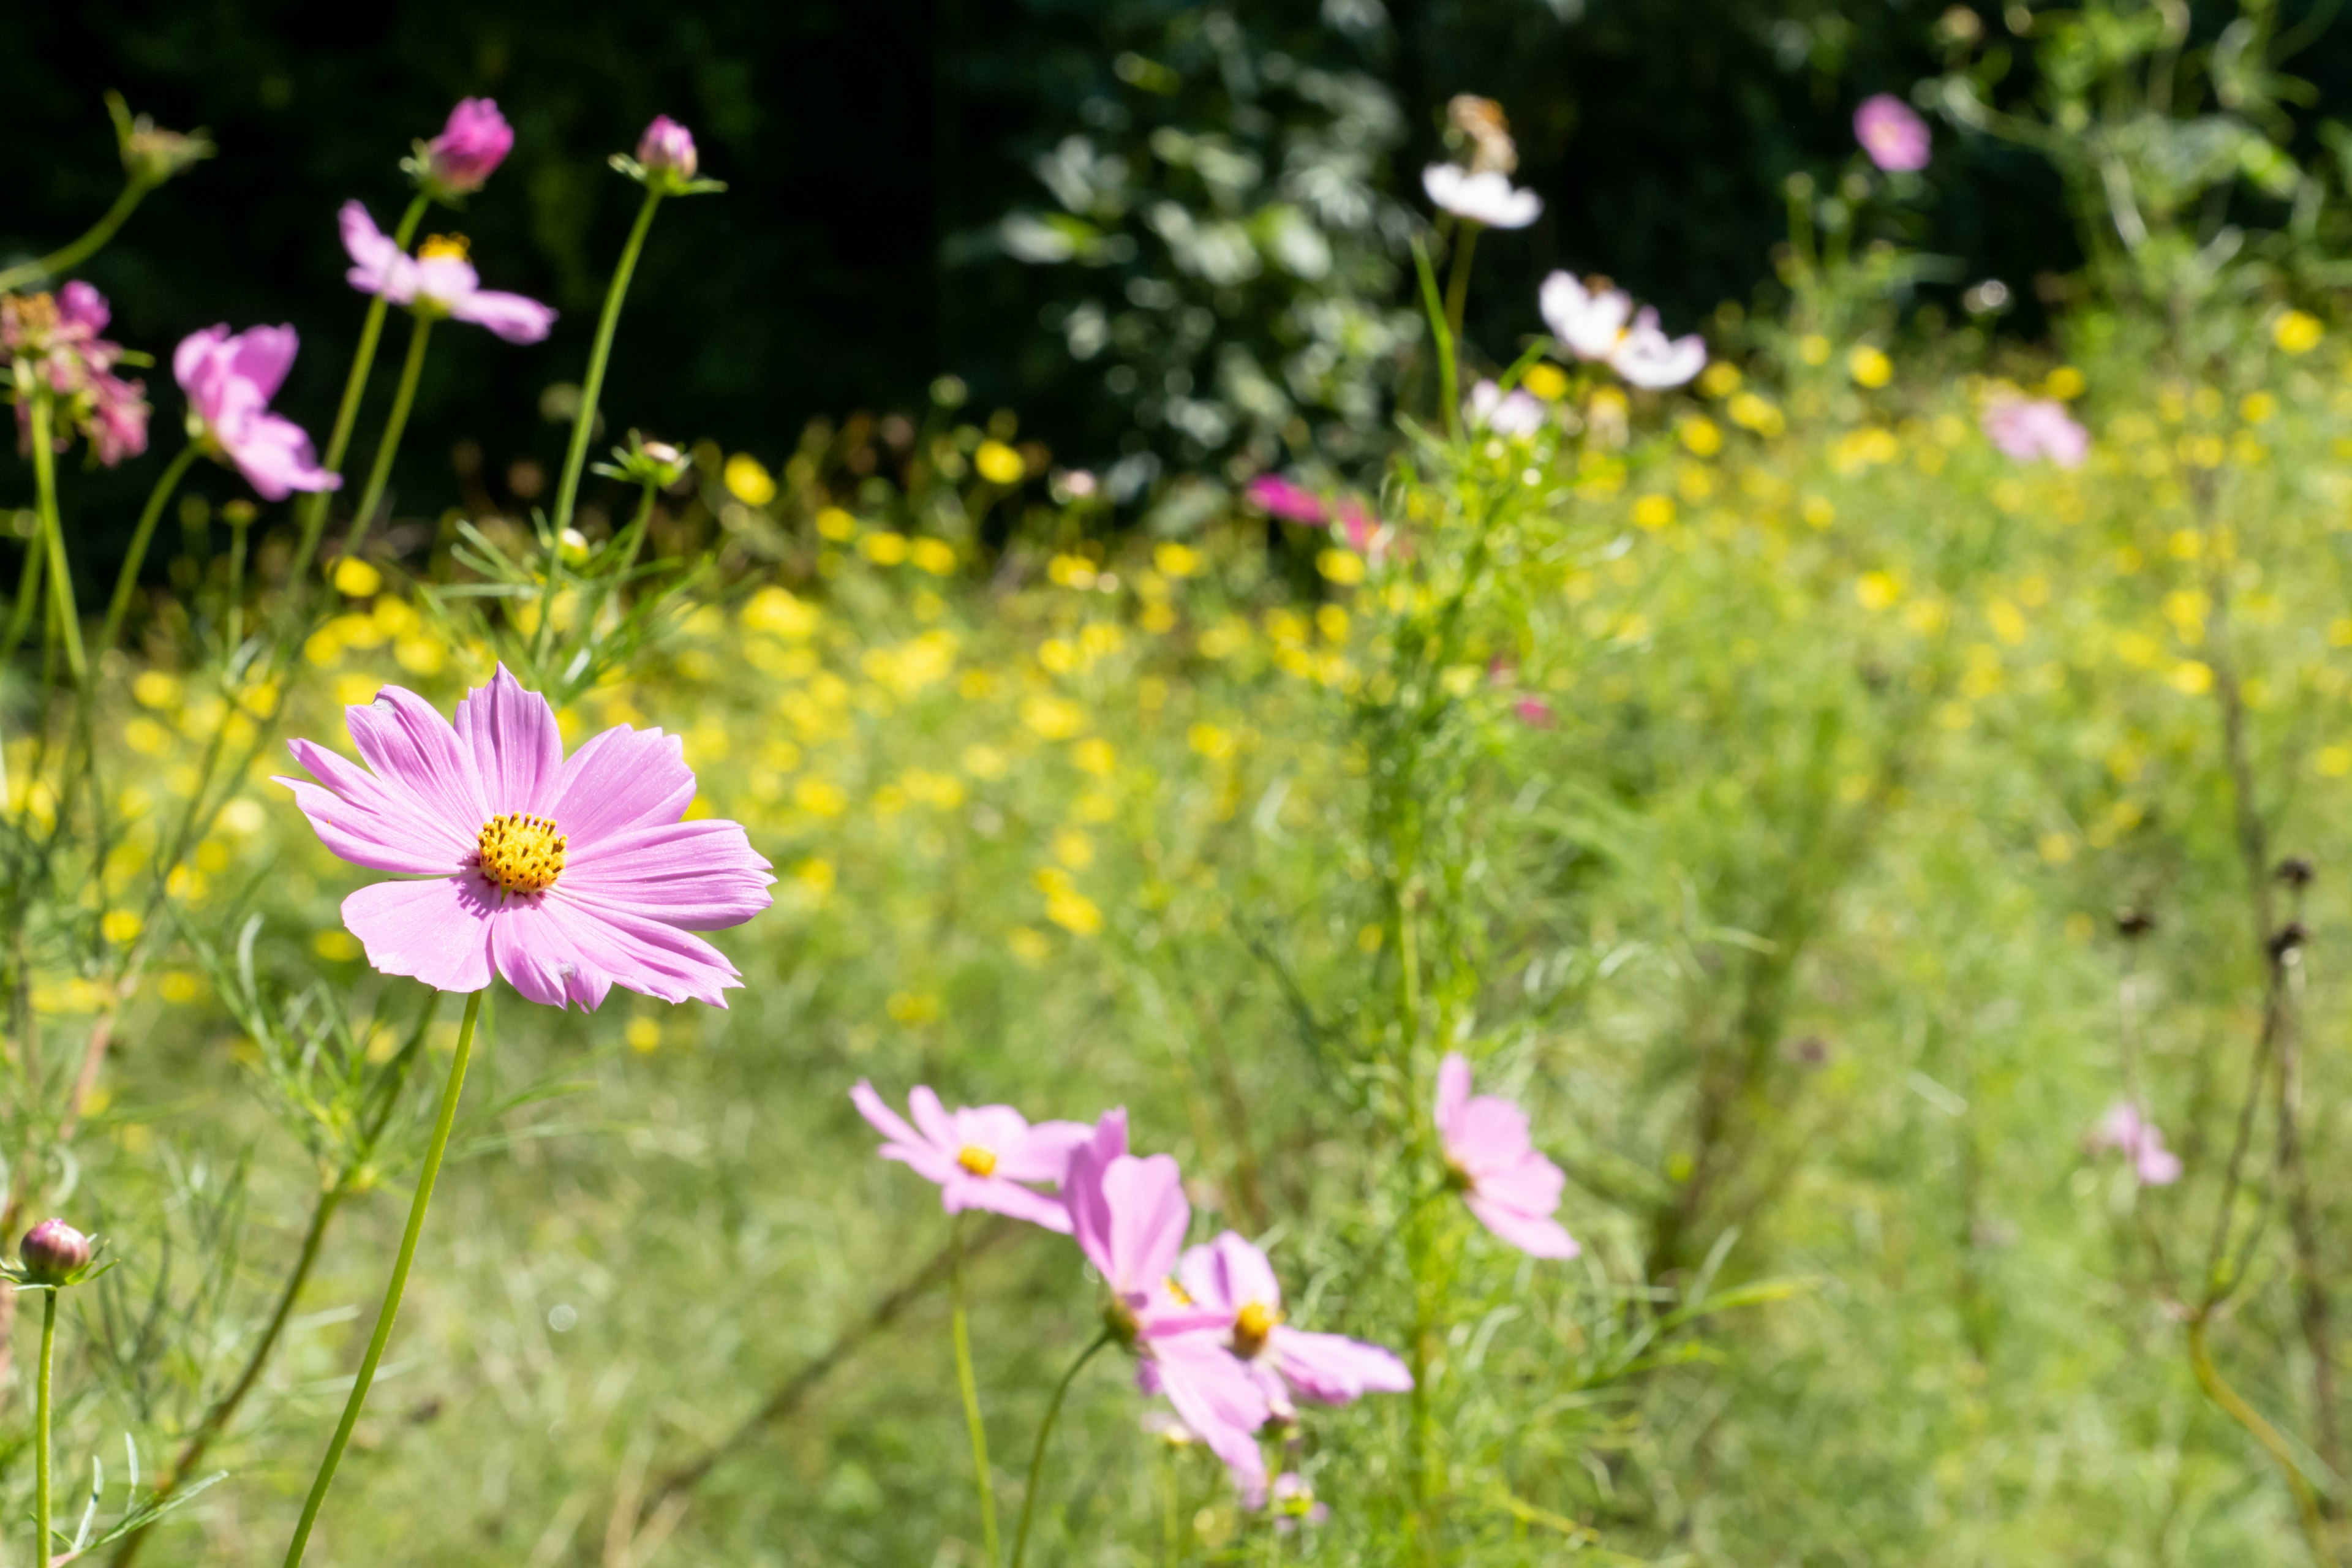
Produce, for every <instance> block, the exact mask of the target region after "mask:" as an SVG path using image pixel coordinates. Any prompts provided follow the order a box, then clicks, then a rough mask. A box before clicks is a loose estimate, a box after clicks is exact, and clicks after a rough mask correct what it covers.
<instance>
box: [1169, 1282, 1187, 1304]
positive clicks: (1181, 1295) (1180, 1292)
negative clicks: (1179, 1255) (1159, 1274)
mask: <svg viewBox="0 0 2352 1568" xmlns="http://www.w3.org/2000/svg"><path fill="white" fill-rule="evenodd" d="M1168 1293H1169V1294H1170V1295H1171V1296H1173V1297H1174V1298H1175V1299H1176V1304H1177V1305H1178V1306H1180V1307H1189V1306H1191V1305H1192V1292H1191V1291H1190V1290H1187V1289H1184V1287H1182V1286H1181V1285H1179V1284H1178V1283H1176V1276H1174V1275H1173V1274H1171V1275H1170V1276H1169V1277H1168Z"/></svg>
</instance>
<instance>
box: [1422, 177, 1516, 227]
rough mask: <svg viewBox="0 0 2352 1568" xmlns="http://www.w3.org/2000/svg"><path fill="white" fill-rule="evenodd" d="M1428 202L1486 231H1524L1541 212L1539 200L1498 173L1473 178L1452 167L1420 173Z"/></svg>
mask: <svg viewBox="0 0 2352 1568" xmlns="http://www.w3.org/2000/svg"><path fill="white" fill-rule="evenodd" d="M1421 184H1422V189H1423V190H1425V191H1427V192H1428V193H1429V199H1430V200H1431V201H1433V202H1434V203H1436V204H1437V205H1439V206H1441V207H1444V209H1445V210H1446V211H1447V212H1450V213H1452V214H1453V215H1454V216H1455V217H1461V218H1468V219H1469V220H1470V221H1471V222H1472V223H1480V224H1485V225H1486V226H1487V227H1488V228H1525V227H1527V226H1528V225H1529V224H1531V223H1533V222H1535V221H1536V219H1537V218H1538V216H1541V214H1542V212H1543V198H1542V197H1541V196H1539V195H1536V194H1535V193H1534V192H1533V191H1523V190H1520V189H1519V188H1518V187H1517V186H1516V185H1514V184H1511V181H1510V177H1509V176H1508V175H1507V174H1502V173H1501V172H1500V171H1498V170H1495V169H1485V170H1481V171H1479V172H1478V173H1476V174H1473V173H1471V172H1470V171H1469V170H1467V169H1465V168H1463V167H1462V166H1460V165H1459V164H1456V163H1432V164H1431V165H1429V167H1427V168H1426V169H1423V171H1422V172H1421Z"/></svg>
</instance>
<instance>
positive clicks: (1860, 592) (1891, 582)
mask: <svg viewBox="0 0 2352 1568" xmlns="http://www.w3.org/2000/svg"><path fill="white" fill-rule="evenodd" d="M1902 596H1903V584H1902V583H1901V582H1899V581H1898V580H1897V579H1896V578H1895V574H1893V573H1891V572H1865V573H1864V574H1862V575H1861V576H1860V577H1859V578H1856V579H1855V580H1854V584H1853V598H1854V603H1856V604H1858V605H1861V606H1862V607H1863V608H1864V609H1865V610H1884V609H1886V608H1888V607H1889V606H1891V605H1893V604H1894V603H1895V600H1897V599H1899V598H1901V597H1902Z"/></svg>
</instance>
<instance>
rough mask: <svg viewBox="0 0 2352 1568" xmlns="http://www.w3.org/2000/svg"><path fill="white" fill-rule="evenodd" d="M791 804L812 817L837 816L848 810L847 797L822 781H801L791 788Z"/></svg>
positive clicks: (836, 788)
mask: <svg viewBox="0 0 2352 1568" xmlns="http://www.w3.org/2000/svg"><path fill="white" fill-rule="evenodd" d="M793 805H797V806H799V807H800V808H801V809H802V810H803V811H805V812H807V813H809V814H810V815H811V816H840V815H841V814H842V813H843V812H845V811H847V810H848V809H849V796H848V795H847V794H846V793H845V792H844V791H843V789H842V787H841V786H840V785H839V784H832V783H829V782H828V781H826V780H824V779H803V780H801V782H800V783H798V784H794V785H793Z"/></svg>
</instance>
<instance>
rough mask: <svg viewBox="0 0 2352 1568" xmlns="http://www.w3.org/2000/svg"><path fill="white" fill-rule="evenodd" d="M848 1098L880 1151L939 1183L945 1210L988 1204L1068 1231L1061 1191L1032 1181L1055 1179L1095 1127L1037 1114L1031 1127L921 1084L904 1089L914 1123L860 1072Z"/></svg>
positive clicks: (1002, 1111)
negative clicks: (957, 1105) (943, 1099)
mask: <svg viewBox="0 0 2352 1568" xmlns="http://www.w3.org/2000/svg"><path fill="white" fill-rule="evenodd" d="M849 1098H850V1100H851V1102H852V1103H854V1104H855V1105H856V1107H857V1113H858V1114H859V1115H860V1116H863V1117H864V1118H866V1121H870V1122H872V1123H873V1124H874V1130H875V1131H877V1132H879V1133H881V1134H882V1137H883V1140H884V1142H883V1144H882V1157H883V1158H884V1159H886V1160H897V1161H899V1162H901V1163H904V1164H906V1165H908V1166H910V1167H912V1168H913V1170H914V1172H915V1173H916V1174H917V1175H919V1176H921V1177H922V1178H923V1179H924V1180H926V1181H929V1182H937V1183H938V1184H939V1186H940V1206H941V1207H943V1208H945V1209H946V1210H947V1211H948V1213H950V1214H961V1213H962V1212H963V1211H964V1210H966V1209H986V1210H988V1211H989V1212H990V1213H992V1214H1002V1215H1012V1216H1013V1218H1014V1219H1025V1220H1027V1221H1029V1222H1030V1223H1031V1224H1033V1225H1042V1226H1045V1228H1046V1229H1047V1230H1051V1231H1058V1232H1060V1233H1061V1234H1062V1235H1064V1236H1067V1235H1069V1234H1070V1211H1069V1210H1068V1209H1067V1208H1066V1207H1065V1206H1064V1205H1063V1204H1062V1201H1061V1200H1060V1199H1059V1198H1055V1197H1051V1196H1048V1195H1047V1194H1044V1193H1041V1192H1037V1191H1035V1190H1034V1184H1044V1185H1046V1186H1059V1185H1060V1184H1061V1182H1062V1176H1063V1173H1065V1172H1066V1170H1067V1169H1068V1168H1069V1163H1070V1151H1071V1150H1073V1149H1075V1148H1076V1147H1077V1146H1078V1145H1079V1144H1081V1143H1083V1142H1086V1141H1087V1140H1088V1139H1089V1138H1092V1137H1093V1136H1094V1132H1095V1130H1094V1129H1093V1128H1091V1127H1088V1126H1087V1125H1086V1124H1085V1123H1084V1122H1080V1121H1040V1122H1039V1123H1037V1125H1035V1126H1034V1127H1032V1126H1031V1125H1029V1123H1028V1122H1027V1121H1025V1120H1024V1119H1023V1117H1022V1115H1021V1113H1020V1112H1019V1111H1017V1110H1013V1108H1012V1107H1011V1106H1009V1105H976V1106H969V1107H966V1108H964V1109H962V1110H954V1111H950V1110H948V1109H947V1108H946V1107H944V1106H942V1105H941V1104H940V1097H939V1096H938V1095H936V1094H934V1093H932V1092H931V1091H930V1089H928V1088H926V1087H925V1086H923V1085H921V1084H917V1085H916V1086H915V1088H914V1089H913V1090H912V1091H911V1092H909V1093H908V1096H907V1109H908V1110H911V1111H913V1112H914V1116H915V1123H914V1126H912V1127H910V1126H908V1124H907V1123H906V1121H904V1120H902V1119H901V1118H900V1117H899V1115H898V1112H897V1111H895V1110H891V1109H890V1108H889V1107H888V1106H887V1105H885V1104H884V1103H883V1102H882V1097H881V1096H880V1095H878V1094H877V1093H875V1092H874V1086H873V1085H872V1084H870V1083H868V1082H866V1080H865V1079H858V1080H857V1085H856V1088H854V1089H851V1090H850V1091H849ZM917 1129H920V1131H917ZM1024 1184H1030V1185H1024Z"/></svg>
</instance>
